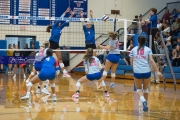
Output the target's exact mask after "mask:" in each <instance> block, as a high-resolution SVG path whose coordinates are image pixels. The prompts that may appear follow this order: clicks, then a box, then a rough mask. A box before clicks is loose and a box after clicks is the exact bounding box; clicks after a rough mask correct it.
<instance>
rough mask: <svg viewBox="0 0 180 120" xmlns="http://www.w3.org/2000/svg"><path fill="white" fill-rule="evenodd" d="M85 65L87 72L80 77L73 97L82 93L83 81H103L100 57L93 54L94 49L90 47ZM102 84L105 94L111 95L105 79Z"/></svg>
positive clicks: (85, 57) (77, 96) (85, 58)
mask: <svg viewBox="0 0 180 120" xmlns="http://www.w3.org/2000/svg"><path fill="white" fill-rule="evenodd" d="M84 65H85V72H86V74H87V75H86V76H83V77H82V78H80V79H79V80H78V81H77V83H76V93H75V94H74V95H73V96H72V97H73V98H79V93H80V91H79V90H80V86H81V83H85V82H89V81H94V80H99V81H101V80H100V79H101V77H102V74H101V72H100V70H101V69H102V66H101V63H100V61H99V59H98V58H97V57H95V56H93V49H92V48H88V49H87V53H86V55H85V56H84ZM100 83H101V86H102V87H103V89H104V92H105V96H106V97H109V92H108V91H107V89H106V85H105V83H104V81H102V82H100Z"/></svg>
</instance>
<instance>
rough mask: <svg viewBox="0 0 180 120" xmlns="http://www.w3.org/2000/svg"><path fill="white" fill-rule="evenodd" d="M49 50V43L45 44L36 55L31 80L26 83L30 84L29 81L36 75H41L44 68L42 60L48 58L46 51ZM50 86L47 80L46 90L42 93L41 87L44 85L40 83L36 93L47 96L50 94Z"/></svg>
mask: <svg viewBox="0 0 180 120" xmlns="http://www.w3.org/2000/svg"><path fill="white" fill-rule="evenodd" d="M48 48H49V42H45V43H44V48H41V49H40V51H39V52H38V53H37V54H36V57H35V61H34V64H33V71H32V72H31V74H30V75H29V78H28V79H27V80H26V83H28V82H29V80H30V79H31V78H32V77H33V76H34V75H35V73H37V74H38V73H39V71H40V70H41V68H42V61H41V60H42V59H43V58H44V57H46V50H47V49H48ZM48 84H49V80H46V81H45V85H44V88H43V89H42V91H41V85H42V82H40V83H38V88H37V90H36V93H37V94H40V93H41V92H43V93H45V94H50V93H49V92H48Z"/></svg>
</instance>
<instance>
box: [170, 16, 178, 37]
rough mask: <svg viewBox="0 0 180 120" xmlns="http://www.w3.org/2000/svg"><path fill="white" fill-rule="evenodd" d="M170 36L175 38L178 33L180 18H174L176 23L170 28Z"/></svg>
mask: <svg viewBox="0 0 180 120" xmlns="http://www.w3.org/2000/svg"><path fill="white" fill-rule="evenodd" d="M171 30H172V35H174V36H176V35H177V33H178V32H180V18H176V21H175V22H174V23H173V24H172V26H171Z"/></svg>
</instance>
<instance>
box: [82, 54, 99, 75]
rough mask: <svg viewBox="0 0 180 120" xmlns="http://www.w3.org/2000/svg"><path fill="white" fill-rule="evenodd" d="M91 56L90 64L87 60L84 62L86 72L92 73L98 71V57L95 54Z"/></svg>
mask: <svg viewBox="0 0 180 120" xmlns="http://www.w3.org/2000/svg"><path fill="white" fill-rule="evenodd" d="M92 58H93V60H92V62H91V64H90V63H89V60H87V61H84V64H85V65H87V68H88V74H94V73H98V72H100V68H99V63H100V61H99V59H98V58H97V57H95V56H93V57H92Z"/></svg>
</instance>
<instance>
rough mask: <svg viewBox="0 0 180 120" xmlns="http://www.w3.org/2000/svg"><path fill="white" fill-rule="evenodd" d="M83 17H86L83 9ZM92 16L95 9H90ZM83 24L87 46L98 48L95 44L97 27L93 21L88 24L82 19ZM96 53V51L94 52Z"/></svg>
mask: <svg viewBox="0 0 180 120" xmlns="http://www.w3.org/2000/svg"><path fill="white" fill-rule="evenodd" d="M80 15H81V18H84V13H83V12H82V11H81V13H80ZM90 17H91V18H93V11H92V10H90ZM82 25H83V31H84V35H85V44H86V46H85V48H86V49H88V48H92V49H96V44H95V27H94V23H93V22H87V23H86V25H85V24H84V21H82ZM93 54H94V55H96V51H94V53H93Z"/></svg>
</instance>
